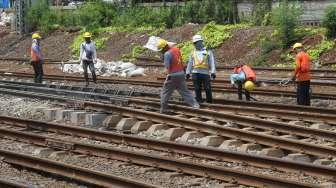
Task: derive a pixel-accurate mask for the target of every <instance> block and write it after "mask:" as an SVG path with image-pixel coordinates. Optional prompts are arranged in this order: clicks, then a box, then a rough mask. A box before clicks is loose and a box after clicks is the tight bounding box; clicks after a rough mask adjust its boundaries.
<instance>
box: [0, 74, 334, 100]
mask: <svg viewBox="0 0 336 188" xmlns="http://www.w3.org/2000/svg"><path fill="white" fill-rule="evenodd" d="M2 76H10V77H19V78H22V77H24V78H27V77H28V78H32V77H33V75H32V74H28V73H15V74H14V73H9V74H2ZM44 78H45V79H48V80H63V81H68V82H69V81H71V82H83V78H82V77H77V76H60V75H45V76H44ZM99 82H100V83H106V84H130V85H141V86H148V87H162V82H161V81H140V80H128V79H107V78H100V79H99ZM189 88H191V89H192V88H193V87H192V86H191V84H189ZM212 90H213V92H219V93H237V91H236V89H235V88H232V87H230V86H223V85H213V86H212ZM251 93H252V94H253V95H262V96H273V97H296V92H294V91H284V90H276V89H256V90H254V91H252V92H251ZM311 98H312V99H324V100H336V94H334V93H317V92H316V93H313V94H312V96H311Z"/></svg>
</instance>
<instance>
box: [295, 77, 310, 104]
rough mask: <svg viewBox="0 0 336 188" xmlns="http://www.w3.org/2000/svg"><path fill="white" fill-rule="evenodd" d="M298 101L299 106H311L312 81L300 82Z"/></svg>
mask: <svg viewBox="0 0 336 188" xmlns="http://www.w3.org/2000/svg"><path fill="white" fill-rule="evenodd" d="M296 84H297V93H296V101H297V104H298V105H305V106H310V93H309V91H310V81H309V80H308V81H298V82H296Z"/></svg>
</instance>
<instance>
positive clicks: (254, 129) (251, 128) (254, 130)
mask: <svg viewBox="0 0 336 188" xmlns="http://www.w3.org/2000/svg"><path fill="white" fill-rule="evenodd" d="M242 130H244V131H250V132H259V131H258V130H257V129H256V128H253V127H245V128H243V129H242Z"/></svg>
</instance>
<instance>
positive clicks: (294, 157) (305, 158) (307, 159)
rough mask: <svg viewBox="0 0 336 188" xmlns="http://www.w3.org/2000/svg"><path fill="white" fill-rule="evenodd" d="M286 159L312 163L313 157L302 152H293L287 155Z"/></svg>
mask: <svg viewBox="0 0 336 188" xmlns="http://www.w3.org/2000/svg"><path fill="white" fill-rule="evenodd" d="M285 158H286V159H290V160H294V161H300V162H306V163H310V162H311V159H310V157H309V156H308V155H306V154H302V153H291V154H289V155H287V156H286V157H285Z"/></svg>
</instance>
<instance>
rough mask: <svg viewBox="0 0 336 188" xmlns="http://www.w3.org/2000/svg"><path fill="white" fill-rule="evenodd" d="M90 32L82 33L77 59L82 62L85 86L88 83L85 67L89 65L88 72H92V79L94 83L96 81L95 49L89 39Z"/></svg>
mask: <svg viewBox="0 0 336 188" xmlns="http://www.w3.org/2000/svg"><path fill="white" fill-rule="evenodd" d="M91 37H92V35H91V33H89V32H85V33H84V40H85V41H84V42H83V43H82V44H81V45H80V56H79V60H80V61H81V62H82V63H83V69H84V78H85V82H86V86H88V85H89V77H88V73H87V68H88V67H89V69H90V72H91V74H92V80H93V82H94V83H97V76H96V70H95V67H94V63H96V61H97V51H96V46H95V44H94V42H92V41H91Z"/></svg>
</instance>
